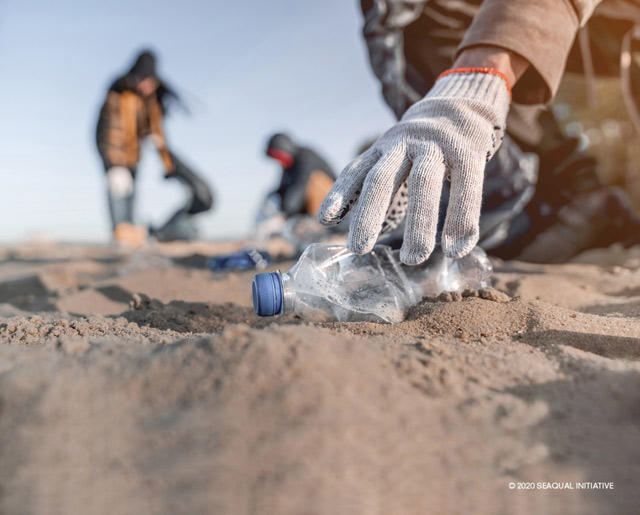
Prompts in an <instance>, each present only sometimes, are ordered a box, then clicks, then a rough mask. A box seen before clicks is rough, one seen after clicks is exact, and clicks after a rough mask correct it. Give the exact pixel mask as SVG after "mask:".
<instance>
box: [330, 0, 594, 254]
mask: <svg viewBox="0 0 640 515" xmlns="http://www.w3.org/2000/svg"><path fill="white" fill-rule="evenodd" d="M598 3H599V0H537V1H536V2H532V1H530V0H485V1H484V2H483V3H482V5H481V7H480V10H479V12H478V14H477V16H476V17H475V18H474V20H473V23H472V25H471V27H470V28H469V30H468V32H467V34H466V35H465V38H464V40H463V42H462V44H461V46H460V49H459V54H458V57H457V59H456V61H455V63H454V65H453V66H452V68H451V69H449V70H447V71H445V72H444V73H442V74H441V75H440V77H438V79H437V80H436V82H435V84H434V86H433V88H432V89H431V91H429V93H427V95H426V96H425V97H424V98H423V99H422V100H419V101H417V102H416V103H414V104H413V105H412V106H411V107H409V109H407V111H406V112H405V113H404V115H403V116H402V118H401V120H400V121H399V122H398V123H397V124H396V125H395V126H394V127H392V128H391V129H389V130H388V131H387V132H385V133H384V134H383V135H382V136H381V137H380V138H379V139H378V141H376V143H375V144H374V145H373V146H372V147H371V148H370V149H369V150H367V151H366V152H364V153H363V154H362V155H360V156H358V158H356V159H355V160H354V161H353V162H351V163H350V164H349V165H348V166H347V167H346V168H345V169H344V171H343V172H342V174H341V175H340V176H339V177H338V180H337V181H336V183H335V185H334V187H333V188H332V189H331V191H330V192H329V194H328V195H327V196H326V198H325V199H324V201H323V203H322V206H321V208H320V213H319V216H318V219H319V221H320V222H321V223H323V224H325V225H335V224H337V223H340V222H341V221H342V220H343V219H344V218H345V216H346V214H347V213H348V212H349V211H351V210H353V217H352V221H351V226H350V229H349V238H348V240H347V247H348V248H349V249H350V250H351V251H353V252H355V253H358V254H364V253H366V252H369V251H370V250H371V249H372V248H373V246H374V245H375V243H376V241H377V239H378V236H379V234H380V232H381V230H383V231H386V230H387V229H388V228H389V227H393V226H397V224H399V222H400V221H401V220H402V219H403V218H405V215H406V226H405V233H404V241H403V244H402V248H401V250H400V259H401V260H402V262H403V263H406V264H409V265H415V264H419V263H422V262H424V261H425V260H426V259H428V257H429V256H430V255H431V252H432V251H433V249H434V248H435V245H436V234H437V228H438V212H439V206H440V200H441V194H442V182H443V180H444V179H445V178H446V177H449V178H450V179H451V190H450V196H449V202H448V206H447V213H446V217H445V220H444V228H443V230H442V236H441V244H442V249H443V251H444V253H445V255H447V256H448V257H458V258H459V257H462V256H464V255H466V254H468V253H469V252H470V251H471V250H472V249H473V248H474V246H475V245H476V244H477V242H478V239H479V234H480V228H479V220H480V211H481V206H482V189H483V183H484V171H485V167H486V163H487V162H488V161H489V160H490V159H491V158H492V157H493V155H494V154H495V152H496V150H497V149H498V147H499V146H500V144H501V142H502V138H503V137H504V134H505V131H506V120H507V114H508V112H509V109H510V105H511V100H512V96H513V95H514V93H517V94H518V95H519V97H517V98H516V100H519V101H522V102H528V103H541V102H546V101H548V100H549V99H550V98H551V96H552V94H553V92H554V91H555V88H557V85H558V83H559V81H560V76H561V75H562V73H563V70H564V65H565V61H566V58H567V55H568V53H569V50H570V48H571V44H572V42H573V39H574V37H575V35H576V32H577V30H578V28H579V26H580V24H581V23H583V22H584V21H586V19H587V18H588V16H589V15H590V14H591V12H592V11H593V8H595V6H596V5H597V4H598ZM512 88H514V93H512Z"/></svg>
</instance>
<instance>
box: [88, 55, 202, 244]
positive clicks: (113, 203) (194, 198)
mask: <svg viewBox="0 0 640 515" xmlns="http://www.w3.org/2000/svg"><path fill="white" fill-rule="evenodd" d="M172 101H173V102H177V101H179V98H178V95H177V94H176V93H175V92H174V91H173V90H172V89H171V88H170V87H169V86H168V85H167V84H166V83H165V82H164V81H163V80H162V79H161V78H159V77H158V75H157V73H156V58H155V55H154V54H153V53H152V52H150V51H144V52H141V53H140V54H139V55H138V57H137V58H136V60H135V63H134V64H133V66H132V67H131V69H130V70H129V71H128V72H127V73H126V74H124V75H123V76H122V77H119V78H118V79H116V80H115V81H114V82H113V84H112V85H111V86H110V87H109V91H108V93H107V97H106V100H105V102H104V104H103V106H102V108H101V110H100V116H99V119H98V125H97V130H96V142H97V146H98V152H99V154H100V157H101V158H102V161H103V164H104V169H105V172H106V179H107V192H108V201H109V213H110V216H111V225H112V230H113V236H114V239H115V240H116V241H117V242H119V243H123V244H127V245H134V246H135V245H139V244H140V243H142V242H143V241H144V240H145V239H146V237H147V230H146V228H144V227H141V226H139V225H135V224H134V212H133V211H134V198H135V178H136V169H137V166H138V163H139V161H140V153H141V152H140V149H141V146H142V143H143V140H144V139H145V138H146V137H147V136H149V138H150V139H151V140H152V142H153V144H154V145H155V147H156V148H157V150H158V152H159V154H160V158H161V160H162V163H163V165H164V168H165V175H164V176H165V178H175V179H177V180H178V181H179V182H180V183H182V184H183V185H184V186H185V187H186V189H187V191H188V200H187V202H186V204H185V205H184V207H181V208H180V209H179V210H178V211H177V212H176V213H175V214H174V215H173V216H171V217H170V218H169V220H168V221H167V222H166V223H165V224H164V225H163V226H162V227H161V228H159V229H155V230H154V229H152V230H151V233H152V235H153V236H154V237H156V238H157V239H159V240H176V239H192V238H194V237H195V236H196V235H197V230H196V227H195V225H194V223H193V219H192V217H193V215H195V214H198V213H202V212H204V211H207V210H209V209H211V207H212V205H213V197H212V194H211V190H210V189H209V187H208V186H207V184H206V183H205V182H204V181H203V180H202V179H201V178H200V177H199V176H198V175H197V174H196V173H194V172H193V171H192V170H191V169H190V168H189V167H187V166H186V165H185V164H184V163H183V162H182V161H181V160H180V159H179V158H178V157H177V156H176V155H175V154H173V153H172V152H170V151H169V149H168V146H167V142H166V138H165V135H164V130H163V118H164V116H165V114H166V112H167V110H168V107H169V105H170V104H171V102H172Z"/></svg>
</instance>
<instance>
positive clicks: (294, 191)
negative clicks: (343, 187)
mask: <svg viewBox="0 0 640 515" xmlns="http://www.w3.org/2000/svg"><path fill="white" fill-rule="evenodd" d="M266 154H267V156H269V157H270V158H272V159H274V160H276V161H277V162H278V163H280V165H281V166H282V176H281V178H280V185H279V186H278V189H277V190H275V191H274V192H273V193H274V194H275V195H276V196H277V198H278V199H279V202H280V211H281V212H282V213H283V214H284V215H285V216H293V215H311V216H313V217H316V216H317V215H318V209H319V208H320V203H321V202H322V199H323V198H324V197H325V195H326V194H327V193H328V192H329V190H330V189H331V186H333V183H334V182H335V180H336V175H335V173H334V171H333V170H332V169H331V166H329V165H328V164H327V162H326V161H325V160H324V159H323V158H322V157H320V155H319V154H318V153H317V152H316V151H314V150H312V149H310V148H307V147H303V146H300V145H297V144H296V143H294V142H293V140H292V139H291V138H290V137H289V136H288V135H286V134H282V133H278V134H274V135H273V136H271V138H269V142H268V143H267V149H266Z"/></svg>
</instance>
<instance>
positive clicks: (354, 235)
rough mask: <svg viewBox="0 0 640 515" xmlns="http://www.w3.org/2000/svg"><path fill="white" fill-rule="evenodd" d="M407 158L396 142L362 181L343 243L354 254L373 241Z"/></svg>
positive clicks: (403, 173) (366, 249)
mask: <svg viewBox="0 0 640 515" xmlns="http://www.w3.org/2000/svg"><path fill="white" fill-rule="evenodd" d="M410 168H411V162H410V161H409V158H408V157H407V155H406V153H405V149H404V146H400V145H398V146H396V147H395V148H393V149H392V150H391V151H390V152H388V153H386V154H385V155H384V156H382V157H381V158H380V160H379V161H378V162H377V164H376V165H375V166H374V167H373V168H372V169H371V171H370V172H369V174H368V175H367V178H366V179H365V181H364V184H363V185H362V193H361V195H360V198H359V199H358V202H357V203H356V207H355V211H354V214H353V220H352V221H351V226H350V229H349V238H348V241H347V247H348V248H349V250H351V251H352V252H355V253H356V254H365V253H367V252H369V251H370V250H371V249H372V248H373V246H374V245H375V243H376V240H377V239H378V235H379V234H380V228H381V226H382V222H383V221H384V217H385V214H386V212H387V208H388V207H389V204H390V202H391V197H392V195H393V192H394V191H396V190H397V189H398V188H399V187H400V184H402V181H403V179H404V177H405V176H406V174H407V173H408V171H409V169H410Z"/></svg>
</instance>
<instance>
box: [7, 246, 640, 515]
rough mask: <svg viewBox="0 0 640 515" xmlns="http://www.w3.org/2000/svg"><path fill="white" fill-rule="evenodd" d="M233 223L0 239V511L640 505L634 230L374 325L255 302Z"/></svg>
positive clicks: (639, 302)
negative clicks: (118, 243) (124, 238)
mask: <svg viewBox="0 0 640 515" xmlns="http://www.w3.org/2000/svg"><path fill="white" fill-rule="evenodd" d="M237 246H238V244H237V243H191V244H171V245H170V244H165V245H156V246H153V247H151V248H148V249H146V250H143V251H138V252H131V251H129V252H125V251H122V250H118V249H115V248H113V247H108V246H79V245H61V244H56V243H51V242H32V243H24V244H21V245H16V246H12V247H3V248H0V512H1V513H21V514H29V513H38V514H44V513H65V514H85V513H91V514H102V513H105V514H128V513H158V514H173V513H190V514H200V513H203V514H204V513H225V514H227V513H228V514H237V513H256V514H263V513H274V514H300V513H308V514H326V513H345V514H346V513H349V514H396V513H397V514H413V513H415V514H423V513H481V514H484V513H486V514H495V513H510V514H511V513H516V514H517V513H564V514H567V513H580V514H585V513H587V514H588V513H594V514H596V513H598V514H602V513H637V512H638V509H639V508H640V488H638V486H639V480H638V477H640V445H639V442H640V361H639V360H640V319H639V318H638V315H639V314H640V248H632V249H629V250H622V249H619V248H610V249H602V250H597V251H590V252H587V253H585V254H582V255H580V256H578V257H577V258H576V259H574V260H573V261H572V262H571V263H567V264H561V265H536V264H526V263H521V262H500V261H494V266H495V276H494V287H495V290H496V291H497V292H499V293H494V294H492V295H490V298H489V299H484V298H480V297H467V298H463V299H458V300H456V299H450V298H449V299H444V298H440V299H425V300H424V301H423V302H422V303H421V304H419V305H418V306H416V307H415V308H414V309H413V310H412V311H411V313H410V315H409V317H408V319H407V320H406V321H405V322H403V323H400V324H397V325H393V326H392V325H377V324H368V323H332V324H312V323H308V322H305V321H304V320H301V319H299V318H297V317H296V316H294V315H285V316H283V317H279V318H264V319H260V318H258V317H256V316H255V314H254V313H253V309H252V307H251V288H250V285H251V279H252V277H253V272H237V273H223V274H214V273H212V272H211V271H210V270H208V269H207V268H206V267H205V260H206V257H207V256H211V255H215V254H219V253H224V252H229V251H232V250H234V249H235V248H237ZM290 265H291V263H290V262H289V263H287V262H284V263H278V265H277V267H278V268H281V269H283V270H285V269H287V268H288V267H289V266H290ZM273 269H274V270H275V267H274V268H273ZM611 483H613V485H610V484H611ZM594 484H595V486H594ZM585 485H587V486H585ZM611 487H612V488H613V489H611Z"/></svg>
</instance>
